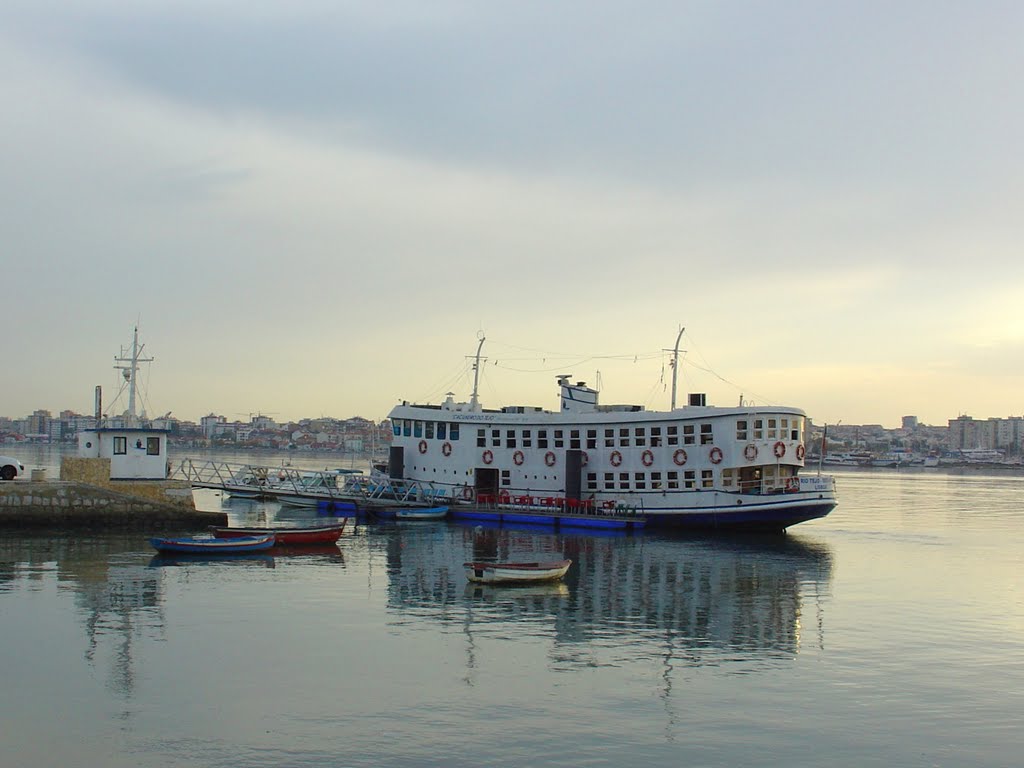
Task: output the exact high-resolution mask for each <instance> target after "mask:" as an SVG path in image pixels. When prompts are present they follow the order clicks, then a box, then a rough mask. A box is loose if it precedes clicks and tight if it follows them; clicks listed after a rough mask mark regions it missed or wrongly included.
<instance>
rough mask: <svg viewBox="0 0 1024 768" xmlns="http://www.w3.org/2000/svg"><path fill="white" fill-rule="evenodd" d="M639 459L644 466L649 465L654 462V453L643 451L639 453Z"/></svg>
mask: <svg viewBox="0 0 1024 768" xmlns="http://www.w3.org/2000/svg"><path fill="white" fill-rule="evenodd" d="M640 461H641V462H642V463H643V465H644V466H645V467H649V466H651V464H653V463H654V454H653V453H651V452H650V451H644V452H643V453H641V454H640Z"/></svg>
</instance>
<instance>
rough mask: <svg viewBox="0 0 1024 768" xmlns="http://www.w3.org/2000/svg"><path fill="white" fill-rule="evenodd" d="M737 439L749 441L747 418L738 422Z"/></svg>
mask: <svg viewBox="0 0 1024 768" xmlns="http://www.w3.org/2000/svg"><path fill="white" fill-rule="evenodd" d="M736 439H737V440H739V441H741V442H746V441H747V420H746V419H742V420H740V421H737V422H736Z"/></svg>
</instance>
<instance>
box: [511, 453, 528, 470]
mask: <svg viewBox="0 0 1024 768" xmlns="http://www.w3.org/2000/svg"><path fill="white" fill-rule="evenodd" d="M525 458H526V457H525V456H523V452H522V451H516V452H515V453H513V454H512V461H514V462H515V463H516V466H517V467H519V466H522V464H523V460H524V459H525Z"/></svg>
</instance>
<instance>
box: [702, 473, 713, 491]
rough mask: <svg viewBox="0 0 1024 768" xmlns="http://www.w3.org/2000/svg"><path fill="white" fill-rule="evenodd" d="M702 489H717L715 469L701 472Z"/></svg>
mask: <svg viewBox="0 0 1024 768" xmlns="http://www.w3.org/2000/svg"><path fill="white" fill-rule="evenodd" d="M700 487H701V488H714V487H715V471H714V470H713V469H702V470H701V471H700Z"/></svg>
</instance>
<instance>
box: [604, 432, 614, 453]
mask: <svg viewBox="0 0 1024 768" xmlns="http://www.w3.org/2000/svg"><path fill="white" fill-rule="evenodd" d="M604 447H605V448H614V447H615V430H614V429H606V430H605V431H604Z"/></svg>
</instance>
